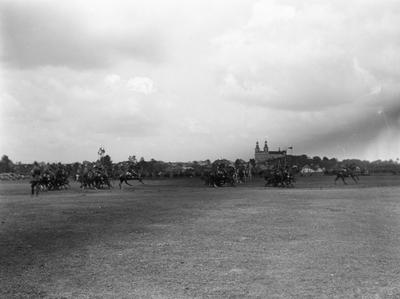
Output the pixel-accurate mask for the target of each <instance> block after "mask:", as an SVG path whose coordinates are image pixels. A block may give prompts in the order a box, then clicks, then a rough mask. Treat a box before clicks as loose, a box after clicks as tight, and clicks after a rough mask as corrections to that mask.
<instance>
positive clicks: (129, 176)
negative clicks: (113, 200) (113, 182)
mask: <svg viewBox="0 0 400 299" xmlns="http://www.w3.org/2000/svg"><path fill="white" fill-rule="evenodd" d="M130 180H137V181H139V182H141V183H142V184H144V183H143V177H142V176H141V175H140V174H137V173H135V172H129V171H127V172H125V173H123V174H121V175H120V176H119V189H121V187H122V183H123V182H125V184H127V185H129V186H133V185H131V184H129V183H128V181H130Z"/></svg>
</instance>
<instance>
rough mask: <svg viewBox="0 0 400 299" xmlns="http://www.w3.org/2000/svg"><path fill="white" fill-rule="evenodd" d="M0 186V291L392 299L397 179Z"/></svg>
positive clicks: (399, 265) (396, 277) (399, 229)
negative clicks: (35, 193) (38, 190)
mask: <svg viewBox="0 0 400 299" xmlns="http://www.w3.org/2000/svg"><path fill="white" fill-rule="evenodd" d="M145 183H146V184H145V185H138V184H135V188H132V187H129V186H125V187H124V188H123V189H122V190H119V189H118V188H114V189H111V190H86V191H82V190H80V189H79V187H78V186H77V185H75V184H73V185H72V188H71V189H70V190H65V191H53V192H47V193H42V194H40V195H39V197H31V196H30V195H29V191H30V190H29V186H28V184H27V182H1V183H0V298H400V176H370V177H362V178H361V182H360V184H358V185H355V184H352V183H351V182H349V185H346V186H343V185H342V184H341V183H338V184H337V185H336V186H335V185H334V184H333V177H309V178H299V181H298V182H297V184H296V188H293V189H279V188H264V187H263V181H262V180H255V181H253V182H252V183H250V184H247V185H240V186H238V187H236V188H231V187H223V188H216V189H214V188H206V187H205V186H204V185H202V182H201V181H199V180H198V179H187V180H159V181H145Z"/></svg>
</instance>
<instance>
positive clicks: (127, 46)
mask: <svg viewBox="0 0 400 299" xmlns="http://www.w3.org/2000/svg"><path fill="white" fill-rule="evenodd" d="M78 2H79V1H78ZM78 2H76V1H72V2H70V3H69V4H68V5H67V4H65V3H55V2H52V1H31V2H21V1H3V2H2V3H1V4H0V13H1V15H0V16H1V18H0V19H1V22H2V24H1V35H2V40H3V57H2V58H3V61H4V62H5V63H6V64H8V65H10V66H13V67H16V68H22V69H23V68H36V67H42V66H60V67H70V68H74V69H87V68H105V67H109V66H111V65H113V64H115V63H116V62H118V61H121V60H123V59H133V60H139V61H144V62H147V63H159V62H160V61H162V60H163V53H162V50H161V49H162V48H163V47H162V38H161V37H160V36H159V35H158V34H157V29H154V28H149V27H150V26H149V27H144V26H143V25H142V26H135V22H137V21H135V20H127V19H126V16H124V15H122V12H121V11H120V10H118V11H113V9H112V8H113V6H111V3H107V2H101V3H99V4H100V5H99V6H96V7H97V9H94V8H93V5H94V3H91V2H87V3H81V2H79V3H78ZM101 8H103V10H102V9H101ZM107 8H109V10H111V11H113V13H115V14H114V15H113V14H110V13H107V10H106V9H107ZM122 11H123V10H122ZM119 14H121V15H120V16H119ZM114 20H116V21H114ZM118 20H119V21H118ZM104 24H107V25H108V27H105V25H104ZM121 28H124V30H123V31H121Z"/></svg>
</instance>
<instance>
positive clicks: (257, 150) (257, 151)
mask: <svg viewBox="0 0 400 299" xmlns="http://www.w3.org/2000/svg"><path fill="white" fill-rule="evenodd" d="M255 151H256V153H259V152H260V146H259V145H258V141H257V142H256V150H255Z"/></svg>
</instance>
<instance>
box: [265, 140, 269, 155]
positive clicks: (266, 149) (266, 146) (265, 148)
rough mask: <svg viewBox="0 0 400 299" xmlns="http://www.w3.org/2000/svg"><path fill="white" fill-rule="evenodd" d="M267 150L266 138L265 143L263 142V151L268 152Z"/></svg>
mask: <svg viewBox="0 0 400 299" xmlns="http://www.w3.org/2000/svg"><path fill="white" fill-rule="evenodd" d="M268 152H269V150H268V143H267V140H265V143H264V153H268Z"/></svg>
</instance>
